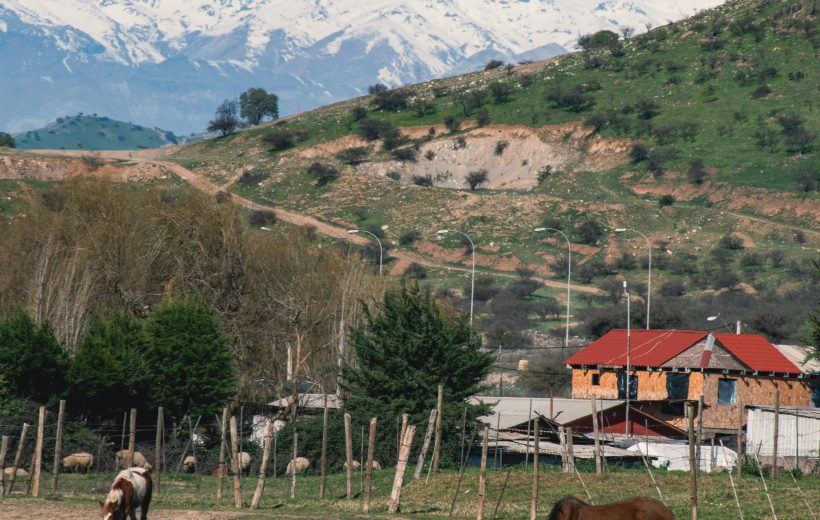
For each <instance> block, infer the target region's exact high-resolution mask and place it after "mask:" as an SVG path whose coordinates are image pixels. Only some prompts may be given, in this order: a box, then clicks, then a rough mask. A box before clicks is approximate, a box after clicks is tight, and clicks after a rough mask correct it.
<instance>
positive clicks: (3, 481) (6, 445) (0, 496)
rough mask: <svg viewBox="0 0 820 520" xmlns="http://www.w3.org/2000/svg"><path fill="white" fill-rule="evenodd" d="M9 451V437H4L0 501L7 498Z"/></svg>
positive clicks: (0, 453)
mask: <svg viewBox="0 0 820 520" xmlns="http://www.w3.org/2000/svg"><path fill="white" fill-rule="evenodd" d="M8 450H9V436H8V435H3V441H2V443H0V500H3V497H4V496H6V453H7V452H8Z"/></svg>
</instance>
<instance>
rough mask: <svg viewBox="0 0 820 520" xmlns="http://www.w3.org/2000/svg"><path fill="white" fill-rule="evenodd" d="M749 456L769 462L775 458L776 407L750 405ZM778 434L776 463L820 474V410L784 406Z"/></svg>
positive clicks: (763, 462) (747, 425) (788, 467)
mask: <svg viewBox="0 0 820 520" xmlns="http://www.w3.org/2000/svg"><path fill="white" fill-rule="evenodd" d="M747 411H748V421H747V423H746V455H748V456H757V457H758V459H759V460H760V462H761V463H762V464H766V465H770V464H772V462H773V457H774V425H775V409H774V407H773V406H748V407H747ZM777 422H778V432H777V433H778V435H777V463H778V465H779V466H780V467H782V468H786V469H793V468H795V467H797V468H800V470H801V471H803V472H804V473H814V474H816V473H820V409H818V408H805V407H798V406H781V407H780V417H779V421H777Z"/></svg>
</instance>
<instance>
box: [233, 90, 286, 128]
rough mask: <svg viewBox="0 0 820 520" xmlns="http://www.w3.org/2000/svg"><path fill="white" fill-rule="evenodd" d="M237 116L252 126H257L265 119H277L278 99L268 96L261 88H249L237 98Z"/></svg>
mask: <svg viewBox="0 0 820 520" xmlns="http://www.w3.org/2000/svg"><path fill="white" fill-rule="evenodd" d="M239 115H241V116H242V117H244V118H245V119H247V120H248V123H250V124H252V125H258V124H259V123H261V122H262V120H263V119H265V118H266V117H270V118H272V119H276V118H278V117H279V97H277V95H276V94H268V92H267V91H266V90H265V89H263V88H249V89H248V90H246V91H245V92H243V93H242V94H241V95H240V96H239Z"/></svg>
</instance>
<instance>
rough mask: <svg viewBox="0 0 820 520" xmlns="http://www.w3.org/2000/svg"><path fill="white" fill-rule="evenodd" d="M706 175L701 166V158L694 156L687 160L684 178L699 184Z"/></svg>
mask: <svg viewBox="0 0 820 520" xmlns="http://www.w3.org/2000/svg"><path fill="white" fill-rule="evenodd" d="M708 176H709V174H708V173H707V172H706V169H705V168H704V167H703V159H700V158H695V159H691V160H690V161H689V168H688V169H687V170H686V178H687V179H688V180H689V182H691V183H692V184H698V185H700V184H703V181H705V180H706V178H707V177H708Z"/></svg>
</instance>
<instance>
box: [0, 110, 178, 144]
mask: <svg viewBox="0 0 820 520" xmlns="http://www.w3.org/2000/svg"><path fill="white" fill-rule="evenodd" d="M14 139H15V141H16V142H17V148H20V149H40V148H43V149H49V150H136V149H138V148H157V147H160V146H165V145H168V144H176V143H177V137H176V136H175V135H174V133H173V132H166V131H164V130H161V129H159V128H147V127H144V126H140V125H135V124H132V123H126V122H123V121H116V120H114V119H109V118H107V117H99V116H96V115H83V114H77V115H76V116H66V117H58V118H57V120H56V121H54V122H53V123H51V124H49V125H47V126H45V127H44V128H38V129H37V130H30V131H28V132H23V133H19V134H16V135H15V136H14Z"/></svg>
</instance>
